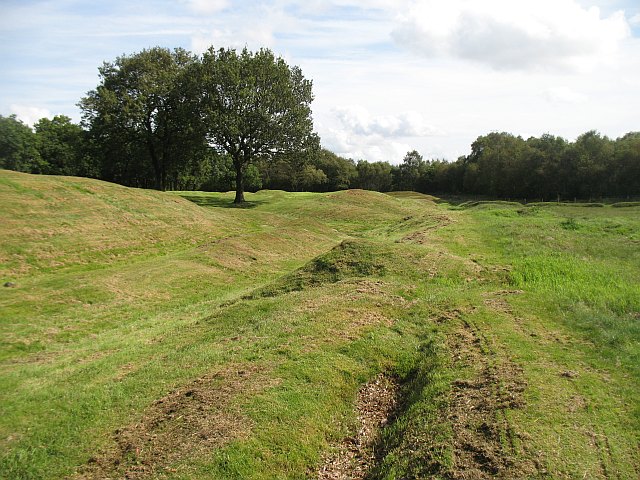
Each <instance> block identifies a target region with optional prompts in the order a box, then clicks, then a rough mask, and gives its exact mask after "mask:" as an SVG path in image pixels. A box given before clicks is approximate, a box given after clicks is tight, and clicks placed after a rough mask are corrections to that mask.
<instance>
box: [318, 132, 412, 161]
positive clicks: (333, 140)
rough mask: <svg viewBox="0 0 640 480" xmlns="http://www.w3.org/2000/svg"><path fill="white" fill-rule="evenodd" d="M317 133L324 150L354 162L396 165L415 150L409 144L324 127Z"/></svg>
mask: <svg viewBox="0 0 640 480" xmlns="http://www.w3.org/2000/svg"><path fill="white" fill-rule="evenodd" d="M318 131H319V133H320V136H321V138H322V145H323V146H324V147H325V148H328V149H329V150H331V151H332V152H334V153H336V154H338V155H341V156H343V157H347V158H352V159H354V160H367V161H369V162H389V163H392V164H398V163H400V162H401V161H402V158H403V157H404V155H405V154H406V153H407V152H408V151H409V150H412V149H413V148H415V147H413V146H411V145H410V144H409V143H405V142H398V141H393V140H389V139H381V138H380V137H372V136H369V137H366V136H362V135H353V134H351V133H349V132H348V131H346V130H344V129H339V128H331V127H329V128H325V126H324V125H318Z"/></svg>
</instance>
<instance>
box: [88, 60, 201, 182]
mask: <svg viewBox="0 0 640 480" xmlns="http://www.w3.org/2000/svg"><path fill="white" fill-rule="evenodd" d="M196 63H197V58H196V57H194V56H193V55H192V54H190V53H189V52H187V51H185V50H183V49H175V50H173V51H171V50H169V49H166V48H160V47H155V48H151V49H149V50H143V51H142V52H139V53H136V54H133V55H129V56H122V57H118V58H117V59H116V60H115V62H112V63H104V65H103V66H102V67H101V68H99V72H100V84H99V85H98V87H97V88H96V89H95V90H92V91H90V92H88V94H87V96H86V97H85V98H83V99H82V100H81V101H80V103H79V106H80V108H81V109H82V112H83V121H84V124H85V126H87V128H88V129H89V130H90V132H91V134H92V137H93V139H94V141H95V142H96V145H97V147H98V151H99V152H101V153H102V155H103V175H104V176H105V177H107V179H109V180H112V181H118V182H121V183H124V184H127V185H134V186H151V185H153V186H154V187H155V188H157V189H160V190H165V189H166V188H167V186H168V185H169V184H172V185H174V184H177V182H178V178H179V175H180V171H181V169H182V168H184V167H185V166H186V165H187V164H188V163H189V162H193V161H196V160H202V159H204V158H205V156H206V153H205V152H206V147H207V145H206V143H205V136H204V132H203V131H202V130H201V126H202V122H201V121H200V113H199V110H198V108H199V97H198V91H197V88H198V84H197V80H196V76H195V73H196V72H195V65H196ZM192 170H193V169H192ZM149 176H151V177H152V178H153V181H152V182H149V180H148V177H149ZM150 183H151V185H150Z"/></svg>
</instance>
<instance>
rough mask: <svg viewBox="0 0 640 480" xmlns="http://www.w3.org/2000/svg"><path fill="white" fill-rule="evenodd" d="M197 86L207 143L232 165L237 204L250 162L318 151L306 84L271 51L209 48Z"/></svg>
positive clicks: (310, 94) (309, 95) (309, 92)
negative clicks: (230, 160)
mask: <svg viewBox="0 0 640 480" xmlns="http://www.w3.org/2000/svg"><path fill="white" fill-rule="evenodd" d="M200 86H201V88H202V96H203V99H204V105H205V115H204V118H205V123H206V129H207V133H208V139H209V141H210V142H212V143H213V144H215V145H216V146H217V147H218V148H219V149H221V150H224V151H225V152H226V153H228V154H229V155H230V156H231V159H232V161H233V165H234V168H235V171H236V197H235V200H234V201H235V202H236V203H241V202H244V188H245V184H244V181H245V178H244V175H245V170H246V168H247V167H248V166H249V165H250V164H252V163H253V162H256V161H257V160H258V159H268V160H275V159H278V158H283V157H284V158H291V157H292V156H295V155H305V154H307V152H308V151H309V150H313V149H316V148H318V143H319V142H318V137H317V136H316V135H315V134H314V133H313V120H312V118H311V107H310V105H311V102H312V100H313V94H312V84H311V81H309V80H306V79H305V78H304V77H303V75H302V72H301V70H300V69H299V68H298V67H290V66H289V65H287V63H286V62H285V61H284V60H283V59H282V58H276V57H275V56H274V54H273V53H272V52H271V51H270V50H267V49H262V50H259V51H258V52H255V53H252V52H250V51H248V50H247V49H246V48H245V49H244V50H242V51H241V52H240V53H238V52H236V51H235V50H233V49H220V50H214V49H213V48H210V49H209V50H208V51H207V52H205V54H204V55H203V58H202V62H201V75H200Z"/></svg>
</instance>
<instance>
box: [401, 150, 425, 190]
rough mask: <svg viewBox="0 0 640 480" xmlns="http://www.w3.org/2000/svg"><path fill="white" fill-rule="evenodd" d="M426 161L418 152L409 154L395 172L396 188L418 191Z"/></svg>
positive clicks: (413, 151)
mask: <svg viewBox="0 0 640 480" xmlns="http://www.w3.org/2000/svg"><path fill="white" fill-rule="evenodd" d="M423 168H424V160H423V159H422V155H420V154H419V153H418V152H417V151H416V150H412V151H410V152H407V154H406V155H405V156H404V159H403V160H402V163H401V164H400V166H399V167H398V168H397V169H396V170H395V179H394V188H395V189H396V190H416V188H417V185H418V181H419V179H420V175H421V173H422V170H423Z"/></svg>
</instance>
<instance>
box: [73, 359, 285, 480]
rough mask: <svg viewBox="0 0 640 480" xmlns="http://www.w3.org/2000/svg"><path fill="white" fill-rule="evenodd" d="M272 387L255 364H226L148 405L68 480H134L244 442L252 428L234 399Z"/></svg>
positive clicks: (167, 471)
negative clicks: (208, 451)
mask: <svg viewBox="0 0 640 480" xmlns="http://www.w3.org/2000/svg"><path fill="white" fill-rule="evenodd" d="M273 383H274V380H269V379H268V377H267V375H266V374H265V372H264V371H262V370H261V369H260V368H259V367H257V366H255V365H231V366H227V367H225V369H224V370H221V371H219V372H216V373H213V374H209V375H205V376H203V377H200V378H197V379H195V380H193V381H192V382H190V383H188V384H186V385H184V386H182V387H180V388H178V389H176V390H174V391H172V392H170V393H169V394H168V395H166V396H164V397H163V398H161V399H159V400H157V401H156V402H154V403H153V404H152V405H151V406H150V407H149V408H148V409H147V410H146V411H145V412H144V414H143V415H142V416H141V418H140V419H139V420H138V421H137V422H135V423H132V424H130V425H126V426H124V427H122V428H119V429H117V430H115V431H114V432H113V434H112V444H111V446H110V447H109V448H108V449H106V450H105V451H103V452H100V453H97V454H96V455H94V456H92V457H91V458H89V460H88V461H87V464H86V465H85V466H84V467H82V468H81V470H80V471H79V472H78V473H77V474H76V475H75V476H74V477H73V478H75V479H103V478H127V479H139V478H147V477H149V476H152V475H155V474H158V473H162V472H165V473H170V472H172V470H171V469H170V468H169V465H170V464H171V463H172V462H175V461H178V460H180V459H182V458H185V457H187V458H188V457H191V456H194V455H197V454H198V453H202V452H203V451H206V450H211V449H214V448H220V447H221V446H223V445H225V444H227V443H228V442H230V441H231V440H234V439H238V438H243V437H246V436H247V435H248V434H249V433H250V431H251V427H252V425H251V422H250V421H249V419H248V418H246V417H244V416H243V415H241V414H240V413H239V411H238V409H237V408H236V407H235V406H234V399H236V398H237V397H238V396H239V395H240V394H242V395H245V396H246V395H250V394H255V393H257V392H258V391H260V390H263V389H264V388H266V387H267V386H269V385H270V384H273Z"/></svg>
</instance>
